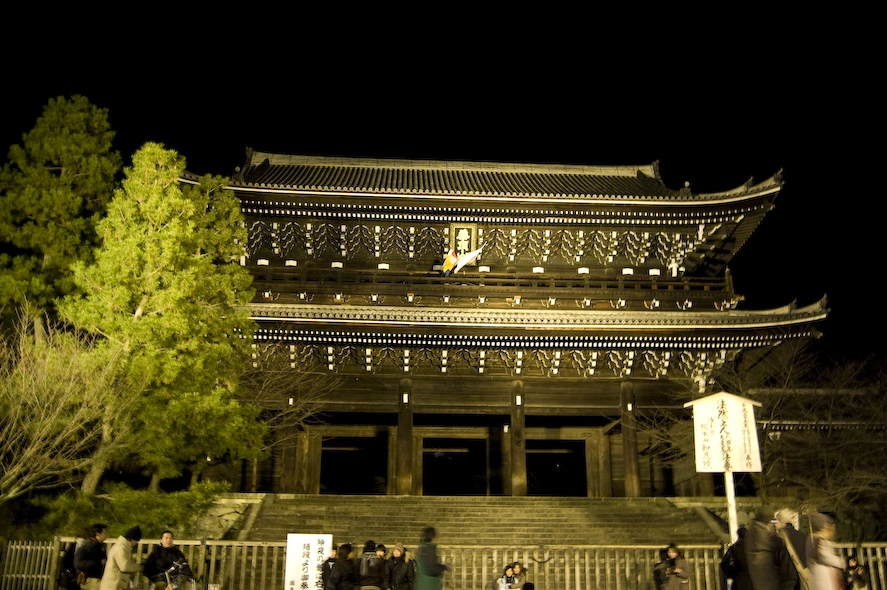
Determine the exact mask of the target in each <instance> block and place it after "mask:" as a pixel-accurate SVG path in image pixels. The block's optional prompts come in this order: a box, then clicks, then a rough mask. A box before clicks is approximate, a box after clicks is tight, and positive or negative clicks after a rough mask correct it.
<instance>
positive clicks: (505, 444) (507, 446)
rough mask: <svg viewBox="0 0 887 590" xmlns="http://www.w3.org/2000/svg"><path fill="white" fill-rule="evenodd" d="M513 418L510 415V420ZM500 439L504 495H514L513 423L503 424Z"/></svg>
mask: <svg viewBox="0 0 887 590" xmlns="http://www.w3.org/2000/svg"><path fill="white" fill-rule="evenodd" d="M510 419H511V418H510V417H509V420H510ZM499 441H500V447H499V449H500V453H501V455H502V461H501V465H502V495H503V496H511V495H512V489H513V488H512V483H513V480H514V478H513V477H512V475H511V474H512V470H511V425H510V424H504V425H503V426H502V436H501V437H500V439H499Z"/></svg>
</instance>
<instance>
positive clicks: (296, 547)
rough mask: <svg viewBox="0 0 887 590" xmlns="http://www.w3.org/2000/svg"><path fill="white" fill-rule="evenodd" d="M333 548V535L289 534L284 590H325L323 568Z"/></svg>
mask: <svg viewBox="0 0 887 590" xmlns="http://www.w3.org/2000/svg"><path fill="white" fill-rule="evenodd" d="M332 546H333V536H332V535H298V534H295V533H290V534H288V535H287V536H286V569H285V571H284V577H283V580H284V590H323V580H321V579H320V572H321V567H322V566H323V562H324V561H326V558H327V557H329V554H330V548H331V547H332Z"/></svg>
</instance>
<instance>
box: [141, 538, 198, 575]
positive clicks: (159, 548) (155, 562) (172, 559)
mask: <svg viewBox="0 0 887 590" xmlns="http://www.w3.org/2000/svg"><path fill="white" fill-rule="evenodd" d="M175 563H179V564H182V565H183V567H182V572H181V573H183V574H185V575H186V576H188V577H193V576H192V575H191V568H190V567H189V566H188V564H187V563H186V560H185V554H184V553H182V550H181V549H179V548H178V547H176V546H175V545H173V546H171V547H164V546H163V545H161V544H160V543H158V544H156V545H154V549H153V550H152V551H151V553H150V554H149V555H148V557H147V558H145V564H144V565H143V566H142V573H143V574H145V577H146V578H148V579H149V580H151V581H152V582H159V581H164V580H166V572H167V571H168V570H169V568H171V567H172V566H173V564H175Z"/></svg>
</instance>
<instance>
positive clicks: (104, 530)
mask: <svg viewBox="0 0 887 590" xmlns="http://www.w3.org/2000/svg"><path fill="white" fill-rule="evenodd" d="M107 538H108V525H106V524H104V523H96V524H94V525H92V527H91V528H90V530H89V539H87V541H86V542H85V543H84V544H83V545H80V546H79V547H77V549H76V550H75V551H74V568H75V569H76V570H77V579H78V581H79V582H80V588H81V589H82V590H99V586H100V585H101V583H102V575H104V573H105V564H106V562H107V561H108V554H107V552H106V551H105V540H106V539H107Z"/></svg>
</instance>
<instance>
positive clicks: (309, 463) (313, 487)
mask: <svg viewBox="0 0 887 590" xmlns="http://www.w3.org/2000/svg"><path fill="white" fill-rule="evenodd" d="M322 447H323V438H322V437H321V436H319V435H318V434H316V433H314V432H311V430H310V429H309V430H307V431H306V430H303V431H301V432H299V433H298V434H296V444H295V452H294V453H293V457H294V459H295V461H294V463H293V464H292V465H290V466H288V467H287V469H288V470H290V471H292V473H293V476H292V477H293V478H294V482H293V488H292V490H290V491H291V492H292V493H295V494H319V493H320V458H321V453H322V451H323V448H322Z"/></svg>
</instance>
